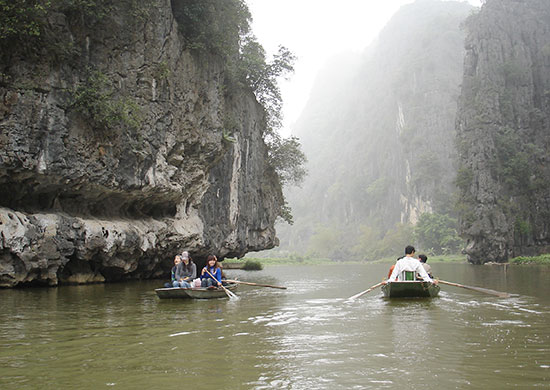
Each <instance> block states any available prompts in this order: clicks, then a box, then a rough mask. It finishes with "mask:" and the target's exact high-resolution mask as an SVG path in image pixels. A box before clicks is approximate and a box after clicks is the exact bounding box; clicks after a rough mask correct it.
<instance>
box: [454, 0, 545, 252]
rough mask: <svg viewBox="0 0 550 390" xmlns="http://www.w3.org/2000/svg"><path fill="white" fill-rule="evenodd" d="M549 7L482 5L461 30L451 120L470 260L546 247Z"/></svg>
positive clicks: (492, 0)
mask: <svg viewBox="0 0 550 390" xmlns="http://www.w3.org/2000/svg"><path fill="white" fill-rule="evenodd" d="M549 26H550V2H548V1H545V0H488V1H487V2H486V4H485V5H484V6H483V7H482V9H481V11H480V12H479V13H478V14H476V15H473V16H472V17H471V18H470V19H469V21H468V22H467V24H466V27H467V30H468V37H467V40H466V50H467V51H466V57H465V64H464V80H463V84H462V94H461V97H460V101H459V112H458V120H457V133H458V143H457V144H458V148H459V153H460V163H461V168H460V173H459V177H461V178H462V180H461V183H462V184H461V187H462V194H461V204H462V206H463V207H462V216H461V217H462V231H463V235H464V236H465V238H466V239H467V240H468V244H467V248H466V253H467V255H468V258H469V261H470V262H473V263H485V262H488V261H495V262H503V261H506V260H507V259H508V258H509V257H512V256H518V255H536V254H539V253H545V252H546V253H547V252H548V250H549V249H550V218H549V217H550V207H549V206H550V191H549V190H550V185H549V184H550V164H549V162H550V161H549V159H548V156H549V155H550V154H549V148H550V94H549V91H550V29H549Z"/></svg>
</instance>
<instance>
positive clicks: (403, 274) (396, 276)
mask: <svg viewBox="0 0 550 390" xmlns="http://www.w3.org/2000/svg"><path fill="white" fill-rule="evenodd" d="M414 252H415V250H414V247H413V246H410V245H409V246H407V247H406V248H405V257H403V258H401V259H399V260H398V261H397V263H395V268H394V269H393V271H392V273H391V275H390V277H389V278H388V280H387V282H384V283H391V282H395V281H400V282H402V281H405V280H407V279H408V278H407V275H408V274H409V273H410V274H411V275H412V279H414V276H415V273H416V272H418V273H419V274H420V276H421V277H422V279H423V280H424V281H427V282H430V283H434V281H433V280H432V278H430V275H428V273H427V272H426V271H425V270H424V267H422V264H421V263H420V262H419V261H418V260H417V259H415V258H414V257H413V256H414ZM436 283H437V282H436Z"/></svg>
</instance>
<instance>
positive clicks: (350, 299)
mask: <svg viewBox="0 0 550 390" xmlns="http://www.w3.org/2000/svg"><path fill="white" fill-rule="evenodd" d="M383 284H384V282H380V283H377V284H375V285H374V286H371V287H369V288H368V289H366V290H365V291H362V292H360V293H359V294H355V295H354V296H352V297H349V298H348V299H347V300H348V301H353V300H354V299H355V298H359V297H360V296H362V295H365V294H366V293H368V292H371V291H372V290H374V289H375V288H376V287H380V286H381V285H383Z"/></svg>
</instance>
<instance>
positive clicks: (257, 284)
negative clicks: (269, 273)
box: [225, 279, 286, 290]
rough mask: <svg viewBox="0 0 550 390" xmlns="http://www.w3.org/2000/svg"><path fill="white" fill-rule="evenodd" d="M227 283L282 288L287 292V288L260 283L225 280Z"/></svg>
mask: <svg viewBox="0 0 550 390" xmlns="http://www.w3.org/2000/svg"><path fill="white" fill-rule="evenodd" d="M225 281H226V282H230V283H240V284H247V285H249V286H259V287H271V288H280V289H282V290H286V287H282V286H272V285H270V284H259V283H251V282H241V281H240V280H230V279H226V280H225Z"/></svg>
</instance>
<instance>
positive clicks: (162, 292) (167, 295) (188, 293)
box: [155, 283, 237, 299]
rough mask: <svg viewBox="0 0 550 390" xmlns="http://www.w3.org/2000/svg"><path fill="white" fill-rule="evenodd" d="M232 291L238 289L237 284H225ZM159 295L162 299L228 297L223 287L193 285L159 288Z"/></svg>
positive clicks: (157, 290) (157, 291)
mask: <svg viewBox="0 0 550 390" xmlns="http://www.w3.org/2000/svg"><path fill="white" fill-rule="evenodd" d="M224 287H225V288H226V289H228V290H230V291H234V290H236V289H237V284H236V283H234V284H228V285H227V286H224ZM155 292H156V293H157V296H158V297H159V298H160V299H174V298H177V299H181V298H186V299H189V298H193V299H213V298H227V294H226V292H225V291H224V289H223V288H220V287H217V288H212V289H210V288H206V287H193V288H182V287H168V288H157V289H156V290H155Z"/></svg>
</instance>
